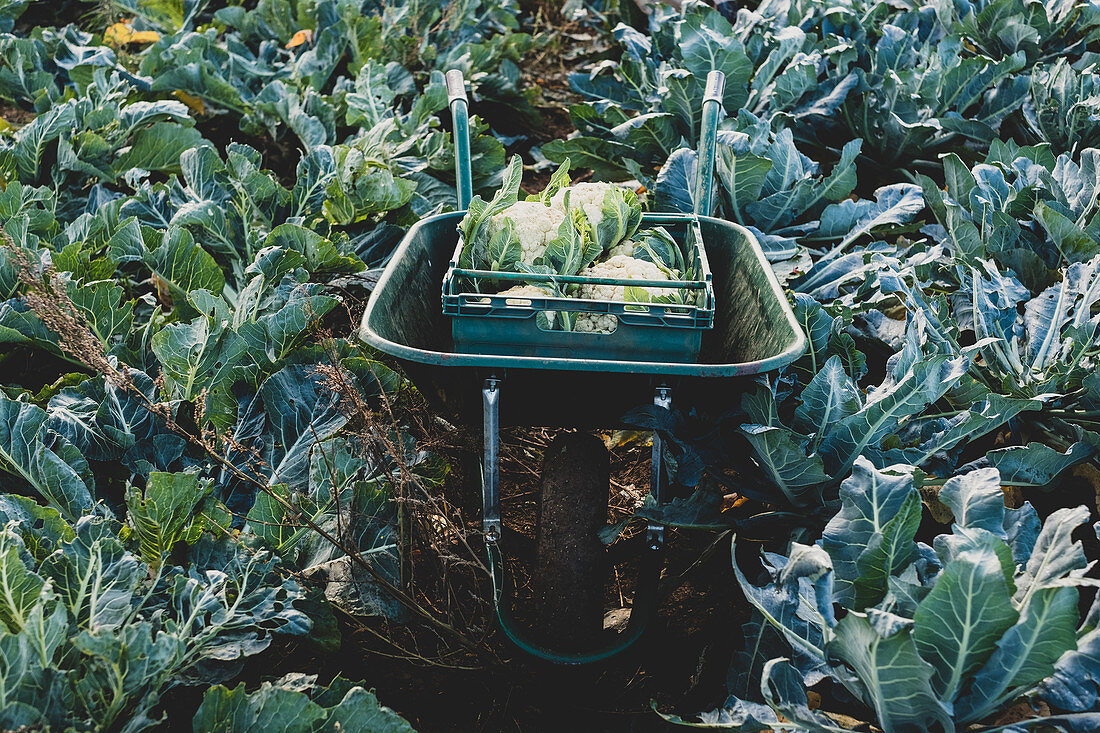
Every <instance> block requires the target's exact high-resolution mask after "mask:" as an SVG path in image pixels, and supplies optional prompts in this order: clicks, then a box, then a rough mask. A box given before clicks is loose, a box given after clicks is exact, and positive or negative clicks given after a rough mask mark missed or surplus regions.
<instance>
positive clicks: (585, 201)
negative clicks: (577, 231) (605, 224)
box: [550, 183, 616, 231]
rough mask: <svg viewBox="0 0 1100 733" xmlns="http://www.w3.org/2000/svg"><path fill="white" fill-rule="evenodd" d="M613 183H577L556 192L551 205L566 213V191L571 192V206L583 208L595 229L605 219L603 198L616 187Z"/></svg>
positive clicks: (572, 207)
mask: <svg viewBox="0 0 1100 733" xmlns="http://www.w3.org/2000/svg"><path fill="white" fill-rule="evenodd" d="M615 188H616V186H615V184H613V183H576V184H574V185H572V186H567V187H566V188H563V189H561V190H560V191H558V192H557V193H555V194H554V197H553V198H552V199H550V206H551V207H553V208H554V209H557V210H558V211H560V212H561V213H562V216H564V215H565V192H566V191H568V192H569V208H571V209H581V210H583V211H584V214H585V216H587V217H588V222H589V223H590V224H591V225H592V229H593V231H594V230H595V229H596V227H598V226H599V225H600V222H601V221H603V199H604V196H606V195H607V192H608V191H611V190H613V189H615Z"/></svg>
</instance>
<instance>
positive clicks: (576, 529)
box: [534, 433, 611, 650]
mask: <svg viewBox="0 0 1100 733" xmlns="http://www.w3.org/2000/svg"><path fill="white" fill-rule="evenodd" d="M610 465H611V461H610V458H609V456H608V453H607V449H606V448H605V447H604V444H603V441H601V440H600V439H599V438H597V437H596V436H594V435H590V434H586V433H563V434H561V435H558V436H557V437H555V438H554V440H553V441H551V443H550V446H549V448H548V449H547V450H546V453H545V457H544V459H543V465H542V492H541V494H542V495H541V500H540V502H539V512H538V520H537V549H538V559H537V561H536V573H535V578H534V588H535V595H536V598H538V599H539V605H540V612H539V614H538V620H537V628H536V634H537V635H538V636H539V637H541V638H542V639H543V641H544V642H545V643H547V644H551V645H553V646H555V647H557V648H560V649H563V650H579V649H587V648H591V647H592V646H593V645H594V644H596V643H598V642H599V640H600V637H601V634H602V632H603V615H604V611H603V607H604V583H605V581H606V578H607V553H606V551H605V549H604V546H603V543H602V542H600V539H599V535H598V532H599V530H600V528H601V527H603V526H604V525H605V524H606V522H607V499H608V486H609V481H610V470H611V469H610Z"/></svg>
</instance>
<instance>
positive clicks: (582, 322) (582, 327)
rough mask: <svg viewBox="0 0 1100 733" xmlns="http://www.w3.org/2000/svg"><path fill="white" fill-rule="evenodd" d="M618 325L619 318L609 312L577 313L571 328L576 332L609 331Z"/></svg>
mask: <svg viewBox="0 0 1100 733" xmlns="http://www.w3.org/2000/svg"><path fill="white" fill-rule="evenodd" d="M618 325H619V319H618V317H616V316H613V315H611V314H610V313H578V314H577V317H576V319H575V320H574V321H573V330H574V331H576V332H578V333H611V332H613V331H614V330H615V327H616V326H618Z"/></svg>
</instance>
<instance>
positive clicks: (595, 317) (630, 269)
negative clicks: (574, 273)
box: [573, 243, 675, 333]
mask: <svg viewBox="0 0 1100 733" xmlns="http://www.w3.org/2000/svg"><path fill="white" fill-rule="evenodd" d="M626 244H629V243H624V244H623V245H620V246H625V245H626ZM631 248H632V249H633V245H632V246H631ZM580 274H581V275H584V276H585V277H613V278H617V279H620V280H668V275H666V274H665V273H664V272H663V271H662V270H661V268H659V267H657V265H655V264H653V263H652V262H648V261H646V260H636V259H634V258H633V257H628V256H626V255H616V254H613V255H612V256H611V257H608V258H607V259H606V260H604V261H602V262H596V263H594V264H592V265H589V266H588V267H586V268H585V269H584V270H582V271H581V273H580ZM643 290H645V291H646V292H647V293H649V294H650V295H653V296H660V295H671V294H672V293H674V292H675V291H674V290H672V289H670V288H655V287H649V288H643ZM573 295H574V296H576V297H578V298H587V299H589V300H625V299H626V288H625V287H624V286H622V285H595V284H583V285H578V286H577V288H576V290H575V291H574V292H573ZM618 322H619V319H618V318H617V317H616V316H614V315H612V314H610V313H579V314H578V315H577V319H576V322H575V323H574V324H573V330H574V331H580V332H581V333H611V332H612V331H614V330H615V326H616V325H618Z"/></svg>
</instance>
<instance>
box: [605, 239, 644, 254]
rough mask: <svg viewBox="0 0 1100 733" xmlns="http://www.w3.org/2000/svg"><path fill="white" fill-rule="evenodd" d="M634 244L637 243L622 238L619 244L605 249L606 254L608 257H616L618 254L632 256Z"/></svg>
mask: <svg viewBox="0 0 1100 733" xmlns="http://www.w3.org/2000/svg"><path fill="white" fill-rule="evenodd" d="M636 246H637V245H636V244H635V243H634V242H633V241H632V240H629V239H626V240H623V241H622V242H620V243H619V244H616V245H615V246H614V247H612V248H611V249H609V250H608V251H607V254H608V256H609V257H616V256H618V255H623V256H625V257H633V256H634V248H635V247H636Z"/></svg>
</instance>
